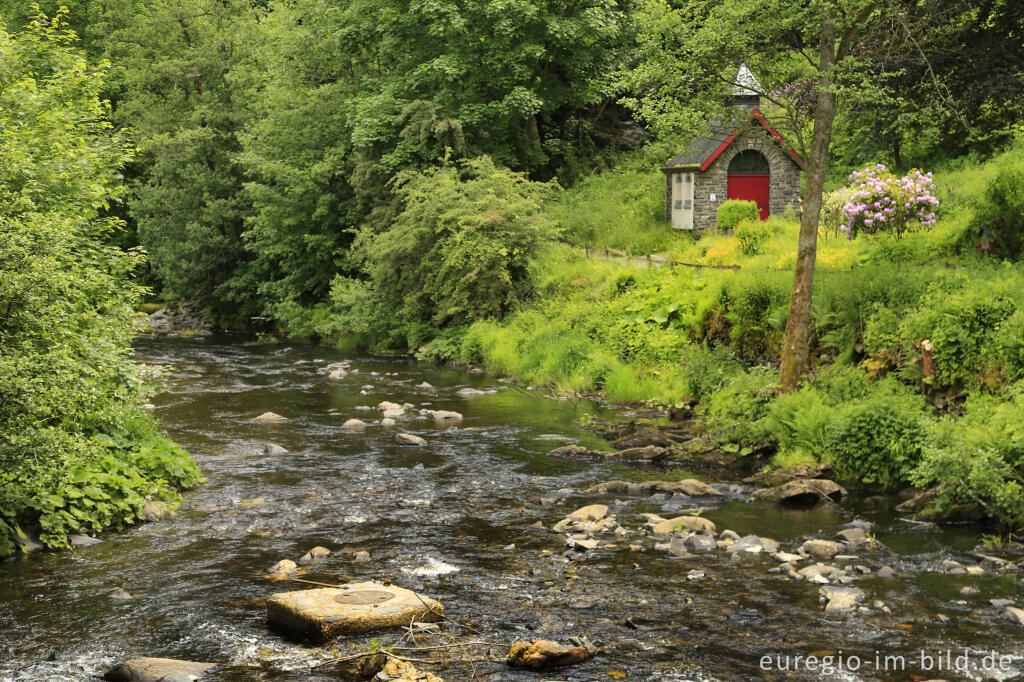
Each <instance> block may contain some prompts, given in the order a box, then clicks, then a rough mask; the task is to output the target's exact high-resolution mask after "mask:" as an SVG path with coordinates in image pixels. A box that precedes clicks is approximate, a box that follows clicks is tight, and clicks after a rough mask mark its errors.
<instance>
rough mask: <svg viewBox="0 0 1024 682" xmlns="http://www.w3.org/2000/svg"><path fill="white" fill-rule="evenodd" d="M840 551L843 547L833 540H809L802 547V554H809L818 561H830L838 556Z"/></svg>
mask: <svg viewBox="0 0 1024 682" xmlns="http://www.w3.org/2000/svg"><path fill="white" fill-rule="evenodd" d="M840 549H842V547H841V546H840V545H839V543H838V542H832V541H831V540H808V541H807V542H805V543H804V544H802V545H800V551H801V552H803V553H804V554H809V555H810V556H812V557H814V558H815V559H817V560H818V561H828V560H829V559H831V558H832V557H834V556H835V555H836V554H838V553H839V550H840Z"/></svg>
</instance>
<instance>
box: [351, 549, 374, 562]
mask: <svg viewBox="0 0 1024 682" xmlns="http://www.w3.org/2000/svg"><path fill="white" fill-rule="evenodd" d="M352 560H353V561H369V560H370V553H369V552H365V551H363V550H359V551H358V552H356V553H355V554H353V555H352Z"/></svg>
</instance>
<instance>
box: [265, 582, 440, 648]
mask: <svg viewBox="0 0 1024 682" xmlns="http://www.w3.org/2000/svg"><path fill="white" fill-rule="evenodd" d="M443 615H444V607H443V606H441V603H440V602H438V601H436V600H434V599H431V598H429V597H424V596H422V595H418V594H416V593H415V592H412V591H411V590H407V589H404V588H401V587H397V586H395V585H384V584H383V583H378V582H364V583H351V584H348V585H343V586H341V587H324V588H319V589H315V590H300V591H297V592H280V593H278V594H274V595H271V597H270V599H268V600H267V621H268V622H269V623H270V625H271V626H272V627H274V628H276V629H278V630H280V631H282V632H284V633H285V634H287V635H290V636H292V637H294V638H296V639H300V640H304V641H306V640H308V641H312V642H314V643H317V644H323V643H325V642H327V641H330V640H331V639H334V638H335V637H338V636H339V635H349V634H357V633H363V632H370V631H373V630H380V629H387V628H402V627H406V626H408V624H409V623H411V622H412V621H413V619H415V620H417V621H420V622H428V623H436V622H438V621H440V620H443Z"/></svg>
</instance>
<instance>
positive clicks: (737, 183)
mask: <svg viewBox="0 0 1024 682" xmlns="http://www.w3.org/2000/svg"><path fill="white" fill-rule="evenodd" d="M728 194H729V196H728V198H729V199H745V200H747V201H753V202H756V203H757V210H758V212H759V213H760V214H761V220H767V219H768V207H769V206H770V204H769V199H770V195H771V191H770V183H769V177H768V173H757V174H754V173H744V174H742V175H741V174H733V173H729V189H728Z"/></svg>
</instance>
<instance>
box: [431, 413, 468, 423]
mask: <svg viewBox="0 0 1024 682" xmlns="http://www.w3.org/2000/svg"><path fill="white" fill-rule="evenodd" d="M431 416H432V417H433V418H434V419H435V420H437V421H439V422H457V421H461V420H462V415H461V414H459V413H458V412H452V411H451V410H434V411H433V412H432V413H431Z"/></svg>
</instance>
